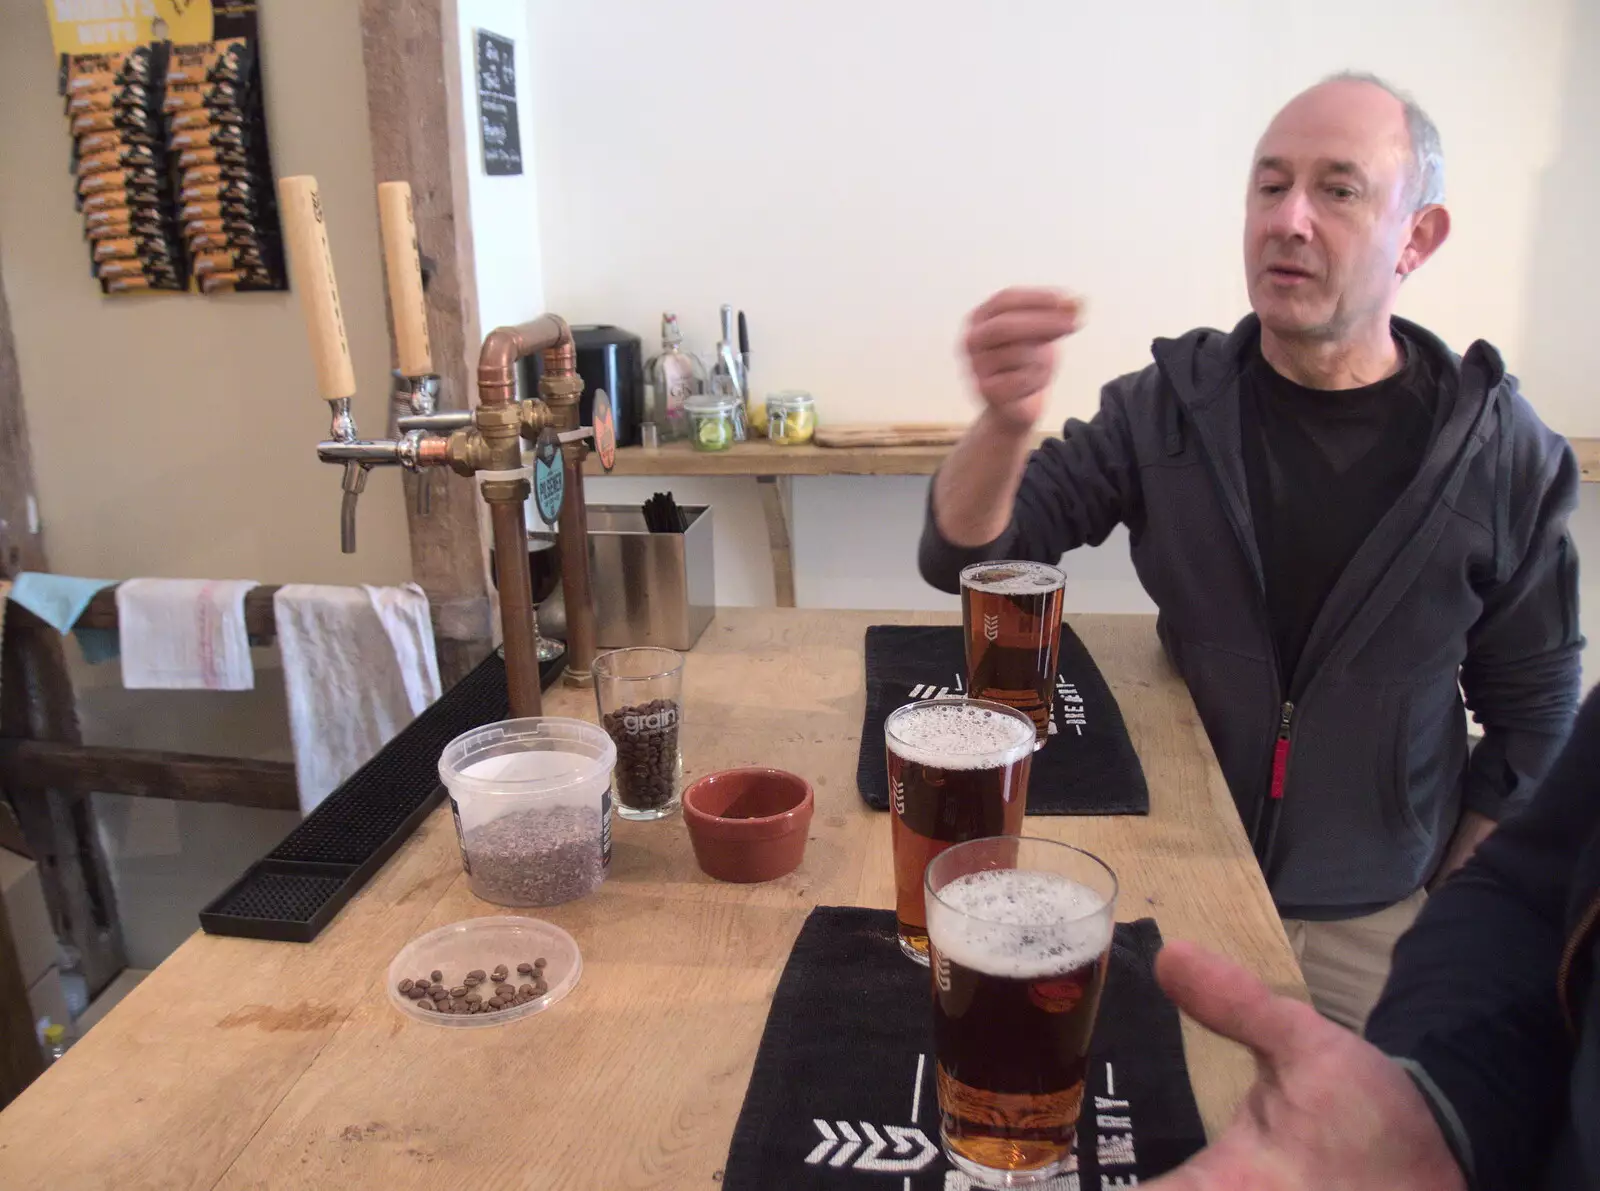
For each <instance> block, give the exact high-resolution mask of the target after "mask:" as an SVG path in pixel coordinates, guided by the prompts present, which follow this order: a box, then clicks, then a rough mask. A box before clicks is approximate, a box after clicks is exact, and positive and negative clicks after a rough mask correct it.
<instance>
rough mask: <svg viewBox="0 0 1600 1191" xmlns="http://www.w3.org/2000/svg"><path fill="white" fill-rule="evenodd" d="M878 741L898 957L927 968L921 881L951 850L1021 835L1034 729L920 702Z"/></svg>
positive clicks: (988, 706)
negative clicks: (883, 751)
mask: <svg viewBox="0 0 1600 1191" xmlns="http://www.w3.org/2000/svg"><path fill="white" fill-rule="evenodd" d="M883 734H884V739H885V743H886V745H887V747H888V766H889V818H890V830H891V831H892V833H893V836H892V842H893V845H894V878H895V881H894V885H895V916H896V918H897V919H898V921H899V929H900V949H901V950H902V951H904V952H905V953H906V954H907V955H909V956H910V957H911V958H912V959H914V960H916V961H917V962H918V963H921V964H926V963H927V962H928V926H927V918H926V916H925V913H924V901H923V894H922V877H923V872H924V870H926V868H927V867H928V861H930V860H932V859H933V858H934V857H935V856H937V855H938V854H939V853H940V852H942V851H943V850H944V849H946V848H948V847H949V846H950V845H951V844H956V843H960V842H961V841H962V840H969V839H977V838H978V837H980V836H986V835H1015V834H1017V833H1018V832H1020V831H1021V830H1022V815H1023V811H1024V810H1025V809H1026V806H1027V794H1028V771H1029V769H1030V768H1031V767H1032V764H1033V747H1034V746H1033V742H1034V734H1033V723H1032V721H1031V720H1029V719H1028V718H1027V716H1025V715H1022V714H1021V713H1019V712H1017V711H1015V710H1013V709H1012V708H1009V707H1004V706H1002V705H1000V704H998V703H985V702H983V701H981V700H978V699H927V700H924V701H922V702H920V703H910V704H907V705H906V706H905V707H901V708H897V709H896V710H895V711H893V712H891V713H890V715H889V719H888V722H887V723H885V725H884V730H883Z"/></svg>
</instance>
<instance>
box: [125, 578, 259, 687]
mask: <svg viewBox="0 0 1600 1191" xmlns="http://www.w3.org/2000/svg"><path fill="white" fill-rule="evenodd" d="M256 586H257V583H256V581H255V580H254V579H129V580H127V581H126V582H125V583H120V584H118V585H117V636H118V639H119V643H120V645H121V648H122V685H123V686H125V687H127V688H128V689H129V690H201V691H248V690H253V689H254V688H255V685H256V672H255V667H254V666H253V665H252V664H251V662H250V637H249V634H248V633H247V632H246V630H245V625H244V597H245V593H247V592H248V591H250V589H251V588H253V587H256Z"/></svg>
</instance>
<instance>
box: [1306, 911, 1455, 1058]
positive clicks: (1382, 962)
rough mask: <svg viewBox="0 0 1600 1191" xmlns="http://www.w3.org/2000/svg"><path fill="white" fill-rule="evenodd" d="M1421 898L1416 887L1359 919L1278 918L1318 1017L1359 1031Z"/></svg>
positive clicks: (1414, 919) (1375, 1001) (1363, 1025)
mask: <svg viewBox="0 0 1600 1191" xmlns="http://www.w3.org/2000/svg"><path fill="white" fill-rule="evenodd" d="M1427 900H1428V894H1427V891H1426V890H1422V889H1419V890H1417V891H1416V892H1415V893H1413V894H1412V895H1411V896H1410V897H1408V898H1406V900H1405V901H1403V902H1397V903H1396V904H1395V905H1392V906H1390V907H1389V908H1388V909H1386V910H1379V911H1378V912H1377V913H1376V914H1368V915H1367V916H1366V917H1365V918H1346V919H1343V920H1342V921H1339V922H1308V921H1305V920H1304V919H1300V918H1285V919H1284V920H1283V929H1284V930H1285V931H1287V932H1288V935H1289V945H1290V946H1291V947H1293V948H1294V957H1295V958H1296V959H1297V960H1299V961H1300V971H1301V972H1302V973H1303V974H1304V975H1305V978H1306V987H1308V988H1309V989H1310V990H1311V1003H1312V1004H1313V1005H1315V1006H1316V1007H1317V1011H1318V1012H1319V1013H1321V1014H1322V1016H1324V1017H1326V1018H1328V1019H1330V1020H1331V1021H1336V1022H1338V1023H1339V1024H1340V1025H1342V1026H1347V1027H1348V1028H1350V1029H1352V1030H1354V1031H1355V1032H1356V1033H1358V1034H1359V1033H1360V1032H1361V1031H1362V1029H1363V1028H1365V1026H1366V1024H1367V1017H1368V1016H1369V1015H1370V1014H1371V1013H1372V1007H1373V1006H1374V1005H1376V1004H1377V1003H1378V994H1379V993H1381V992H1382V991H1383V985H1384V982H1385V981H1386V980H1388V979H1389V960H1390V957H1391V956H1393V954H1394V945H1395V942H1396V941H1397V940H1398V939H1399V938H1400V936H1401V935H1403V934H1405V933H1406V931H1408V930H1409V929H1411V924H1412V923H1413V922H1415V921H1416V920H1417V915H1418V914H1420V913H1421V912H1422V907H1423V905H1424V904H1426V902H1427Z"/></svg>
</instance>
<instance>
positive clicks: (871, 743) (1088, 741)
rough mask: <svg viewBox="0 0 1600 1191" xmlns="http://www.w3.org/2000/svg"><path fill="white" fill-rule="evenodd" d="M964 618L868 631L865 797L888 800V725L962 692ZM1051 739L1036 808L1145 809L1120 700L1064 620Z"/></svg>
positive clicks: (876, 804) (1035, 784)
mask: <svg viewBox="0 0 1600 1191" xmlns="http://www.w3.org/2000/svg"><path fill="white" fill-rule="evenodd" d="M961 633H962V630H961V628H960V626H959V625H933V626H928V625H873V626H872V627H871V628H869V629H868V630H867V645H866V656H867V710H866V719H865V721H864V722H863V724H862V727H861V753H860V758H859V760H858V761H857V764H856V786H857V788H858V789H859V790H860V791H861V797H862V798H864V799H865V800H866V802H867V805H868V806H870V807H872V808H873V809H875V810H880V811H882V810H888V809H889V799H890V790H889V774H888V766H887V763H886V761H885V759H884V744H883V724H884V721H885V720H887V719H888V718H889V713H890V712H891V711H893V710H894V709H895V708H897V707H901V706H904V705H905V704H907V703H914V702H916V701H917V700H918V699H943V698H948V697H950V696H953V695H965V694H967V693H968V692H967V689H966V681H965V679H966V670H967V660H966V650H965V646H964V645H963V643H962V640H961ZM1054 690H1055V693H1054V698H1053V699H1052V701H1051V708H1050V722H1049V726H1048V732H1049V738H1048V739H1047V740H1046V742H1045V745H1044V747H1043V748H1041V749H1040V750H1039V751H1038V752H1037V753H1035V754H1034V755H1033V770H1032V775H1031V776H1030V777H1029V779H1028V813H1029V814H1030V815H1147V814H1149V813H1150V791H1149V788H1148V787H1147V786H1146V785H1145V780H1144V770H1143V769H1142V768H1141V767H1140V765H1139V757H1138V754H1137V753H1135V752H1134V750H1133V742H1132V741H1131V740H1129V739H1128V728H1127V725H1126V724H1125V723H1123V720H1122V709H1121V708H1120V707H1118V706H1117V700H1116V697H1115V696H1113V695H1112V693H1111V688H1110V687H1109V686H1107V685H1106V680H1105V677H1104V676H1103V675H1102V674H1101V673H1100V668H1099V667H1098V666H1096V665H1095V663H1094V658H1093V657H1091V656H1090V654H1089V651H1088V649H1086V648H1085V647H1084V644H1083V642H1082V641H1080V640H1079V639H1078V635H1077V634H1076V633H1074V632H1073V631H1072V627H1071V626H1070V625H1067V624H1063V625H1062V626H1061V658H1060V661H1059V662H1058V663H1057V665H1056V680H1055V683H1054Z"/></svg>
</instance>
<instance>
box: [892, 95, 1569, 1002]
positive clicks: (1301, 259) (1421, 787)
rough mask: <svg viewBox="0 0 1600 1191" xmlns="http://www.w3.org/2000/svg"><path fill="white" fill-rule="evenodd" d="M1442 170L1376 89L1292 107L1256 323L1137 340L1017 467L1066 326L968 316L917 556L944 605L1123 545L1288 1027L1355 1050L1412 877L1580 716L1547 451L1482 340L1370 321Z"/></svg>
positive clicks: (1563, 451) (1430, 216) (1564, 556)
mask: <svg viewBox="0 0 1600 1191" xmlns="http://www.w3.org/2000/svg"><path fill="white" fill-rule="evenodd" d="M1442 174H1443V167H1442V157H1441V154H1440V150H1439V140H1438V134H1437V132H1436V131H1435V130H1434V128H1433V125H1432V123H1431V122H1430V121H1429V120H1428V117H1427V116H1426V114H1424V113H1423V112H1422V110H1421V109H1420V108H1418V107H1417V106H1416V105H1415V104H1414V103H1412V102H1411V101H1409V100H1407V99H1405V98H1404V97H1402V96H1399V95H1398V94H1397V93H1395V92H1393V91H1392V90H1390V89H1389V88H1388V87H1387V86H1386V85H1385V84H1383V83H1381V82H1379V81H1377V80H1375V79H1371V78H1370V77H1367V76H1350V75H1345V76H1338V77H1336V78H1334V79H1331V80H1329V81H1327V82H1325V83H1322V84H1320V85H1318V86H1316V87H1313V88H1311V89H1310V90H1309V91H1306V92H1305V93H1304V94H1302V95H1300V96H1298V97H1296V98H1295V99H1294V100H1293V101H1291V102H1290V103H1289V105H1288V106H1287V107H1285V108H1284V109H1283V110H1282V111H1281V112H1280V113H1278V115H1277V117H1276V118H1275V119H1274V120H1273V121H1272V124H1271V125H1270V126H1269V127H1268V129H1267V131H1266V133H1265V134H1264V135H1263V136H1262V138H1261V142H1260V144H1259V146H1258V148H1257V152H1256V158H1255V161H1254V163H1253V164H1252V167H1251V171H1250V183H1249V193H1248V198H1247V200H1246V213H1245V236H1244V255H1245V268H1246V276H1247V280H1248V283H1249V292H1250V302H1251V306H1252V307H1253V308H1254V311H1255V313H1254V314H1253V315H1251V316H1249V317H1246V318H1245V319H1244V321H1242V322H1241V323H1239V325H1238V326H1237V327H1236V328H1235V329H1234V330H1233V332H1232V333H1231V334H1227V335H1224V334H1222V333H1220V332H1217V331H1211V330H1198V331H1192V332H1190V333H1189V334H1188V335H1185V336H1183V337H1182V338H1181V339H1176V340H1157V341H1156V343H1155V344H1154V347H1153V354H1154V357H1155V363H1154V364H1153V365H1151V366H1150V367H1147V368H1146V369H1144V371H1142V372H1138V373H1134V374H1132V375H1129V376H1125V377H1122V378H1120V379H1118V380H1115V381H1113V382H1112V383H1111V384H1109V385H1107V386H1106V387H1105V389H1104V391H1103V393H1102V396H1101V406H1100V412H1099V414H1098V415H1096V417H1095V418H1094V419H1093V420H1092V421H1091V422H1089V423H1088V424H1083V423H1080V422H1069V423H1068V424H1067V426H1066V429H1065V430H1064V432H1063V435H1062V438H1061V439H1051V440H1049V441H1047V442H1046V443H1045V445H1044V446H1043V447H1042V448H1041V449H1040V450H1038V451H1037V452H1033V453H1032V454H1031V457H1030V447H1031V445H1032V440H1033V427H1034V424H1035V422H1036V421H1037V420H1038V418H1039V415H1040V413H1041V411H1042V409H1043V404H1044V395H1045V390H1046V388H1047V386H1048V385H1049V383H1050V380H1051V377H1052V375H1053V372H1054V367H1055V354H1054V353H1055V346H1054V344H1055V340H1057V339H1059V338H1061V337H1063V336H1066V335H1070V334H1071V333H1072V332H1073V331H1074V330H1076V329H1077V327H1078V324H1079V321H1080V316H1081V310H1080V307H1079V305H1078V303H1077V302H1076V301H1074V300H1073V299H1070V298H1067V297H1064V296H1062V295H1060V294H1058V293H1055V292H1052V291H1044V290H1007V291H1004V292H1002V293H1000V294H997V295H996V296H995V297H993V298H991V299H990V300H989V301H988V302H987V303H985V304H984V305H983V306H981V307H979V308H978V310H977V311H976V312H975V313H974V314H973V316H972V320H971V326H970V330H969V334H968V336H967V342H966V346H967V351H968V355H969V359H970V363H971V367H972V373H973V376H974V379H975V382H976V387H977V390H978V393H979V395H980V396H981V397H982V398H983V401H984V408H983V410H982V412H981V413H980V414H979V416H978V419H977V421H976V422H975V423H974V424H973V426H972V428H971V429H970V430H969V431H968V433H967V435H966V437H965V438H964V439H963V440H962V442H961V443H960V444H959V445H958V446H957V447H956V449H955V450H954V452H953V453H952V454H951V456H950V458H949V459H948V460H947V462H946V463H945V465H944V467H943V468H942V469H941V470H940V472H939V474H938V476H936V477H935V479H934V482H933V487H932V490H931V493H930V500H929V516H928V522H927V526H926V528H925V531H924V534H923V541H922V548H921V558H920V561H921V567H922V573H923V576H924V577H925V578H926V579H928V581H929V582H931V583H933V584H934V585H935V586H938V587H941V588H943V589H945V590H947V591H954V590H956V588H957V575H958V572H959V570H960V568H961V567H962V566H963V565H965V564H966V563H969V562H974V561H979V560H984V559H993V558H1028V559H1038V560H1047V561H1055V560H1056V559H1058V558H1060V556H1061V554H1062V553H1063V552H1064V551H1067V550H1071V549H1073V548H1075V547H1077V546H1079V545H1082V544H1083V543H1085V542H1087V543H1090V544H1098V543H1099V542H1101V541H1103V540H1104V539H1105V537H1106V535H1107V534H1109V533H1110V532H1111V530H1112V528H1113V527H1114V526H1115V525H1116V524H1117V523H1118V522H1124V523H1126V524H1127V526H1128V529H1129V536H1130V540H1131V543H1132V554H1133V562H1134V566H1135V568H1136V569H1137V571H1138V573H1139V578H1140V580H1141V582H1142V583H1143V584H1144V587H1145V589H1146V590H1147V591H1148V592H1149V593H1150V595H1151V597H1152V598H1153V599H1154V600H1155V602H1156V604H1157V605H1158V606H1159V608H1160V612H1161V617H1160V625H1159V629H1160V634H1161V640H1162V642H1163V644H1164V645H1165V647H1166V649H1167V651H1168V653H1169V654H1170V656H1171V657H1172V659H1173V661H1174V663H1175V664H1176V665H1177V667H1178V669H1179V670H1180V671H1181V673H1182V674H1183V676H1184V679H1185V680H1186V681H1187V683H1188V685H1189V690H1190V692H1191V693H1192V694H1193V696H1194V700H1195V704H1196V706H1197V707H1198V708H1199V711H1200V716H1201V718H1202V720H1203V721H1204V722H1205V726H1206V730H1207V732H1208V733H1209V735H1210V737H1211V743H1212V745H1213V747H1214V748H1215V750H1216V753H1217V759H1218V761H1219V762H1220V763H1221V765H1222V769H1223V772H1224V774H1225V775H1226V776H1227V779H1228V785H1229V788H1230V789H1231V791H1232V793H1233V796H1234V800H1235V802H1236V803H1237V805H1238V808H1239V813H1240V815H1241V816H1242V818H1243V820H1244V823H1245V826H1246V829H1247V830H1248V831H1250V833H1251V835H1252V839H1253V842H1254V845H1255V850H1256V854H1257V856H1258V858H1259V860H1260V862H1261V866H1262V869H1263V871H1264V872H1265V874H1266V878H1267V881H1268V884H1269V885H1270V887H1271V889H1272V893H1273V897H1274V899H1275V900H1276V902H1277V904H1278V908H1279V910H1280V912H1281V913H1282V915H1283V917H1284V919H1285V925H1286V927H1287V929H1288V931H1289V935H1290V939H1291V942H1293V944H1294V946H1295V950H1296V954H1297V955H1298V956H1299V957H1300V961H1301V965H1302V968H1303V970H1304V971H1305V974H1306V979H1307V982H1308V984H1309V985H1310V987H1311V990H1312V995H1313V998H1314V1000H1315V1002H1316V1005H1317V1007H1318V1008H1319V1009H1321V1010H1322V1011H1323V1012H1324V1013H1325V1014H1327V1015H1328V1016H1330V1017H1332V1018H1334V1019H1335V1020H1337V1021H1339V1022H1342V1023H1344V1024H1345V1025H1348V1026H1350V1027H1352V1028H1356V1029H1359V1028H1360V1026H1361V1025H1362V1023H1363V1022H1364V1021H1365V1019H1366V1016H1367V1014H1368V1012H1369V1011H1370V1009H1371V1006H1372V1003H1373V1002H1374V1001H1375V1000H1376V998H1377V995H1378V992H1379V990H1380V989H1381V988H1382V986H1383V980H1384V976H1385V974H1386V973H1387V970H1388V962H1389V956H1390V952H1391V950H1392V948H1393V945H1394V941H1395V939H1396V938H1398V937H1399V935H1400V934H1401V933H1402V932H1403V931H1404V930H1405V929H1406V927H1408V926H1409V925H1410V924H1411V923H1412V921H1413V920H1414V919H1415V917H1416V914H1417V912H1418V910H1419V909H1420V908H1421V905H1422V902H1423V901H1424V899H1425V897H1426V894H1425V893H1424V892H1423V890H1424V887H1425V885H1426V884H1427V883H1428V882H1429V881H1430V880H1434V879H1435V878H1438V877H1442V876H1444V875H1447V874H1448V873H1450V872H1451V871H1453V870H1454V869H1455V868H1457V867H1459V865H1460V864H1461V863H1462V862H1463V861H1464V860H1465V859H1466V857H1467V856H1468V855H1470V854H1471V851H1472V849H1473V848H1474V847H1475V846H1476V845H1477V843H1478V842H1480V841H1481V840H1482V839H1483V838H1484V837H1485V836H1486V835H1487V834H1488V832H1489V830H1490V829H1491V828H1492V826H1493V823H1494V821H1495V820H1498V819H1499V818H1500V817H1501V816H1502V815H1503V814H1505V813H1506V812H1507V811H1508V810H1509V809H1512V808H1513V807H1515V806H1517V805H1519V804H1521V803H1523V802H1525V801H1526V799H1527V798H1528V796H1529V793H1530V790H1531V788H1532V783H1533V781H1534V780H1535V779H1536V778H1537V777H1538V776H1539V775H1540V774H1542V773H1543V772H1544V770H1545V768H1546V766H1547V765H1548V763H1549V761H1550V759H1551V757H1552V756H1553V755H1554V754H1555V752H1556V750H1557V748H1558V747H1559V745H1560V743H1561V740H1562V738H1563V736H1564V734H1565V732H1566V729H1567V727H1568V725H1569V723H1570V722H1571V717H1572V713H1573V709H1574V707H1575V706H1576V702H1577V690H1578V650H1579V647H1580V644H1581V640H1580V637H1579V633H1578V623H1577V562H1576V557H1575V555H1574V551H1573V548H1572V545H1571V543H1570V542H1569V541H1568V539H1567V536H1566V519H1567V515H1568V513H1569V511H1570V510H1571V508H1572V506H1573V504H1574V503H1575V501H1576V497H1577V484H1578V469H1577V464H1576V461H1575V460H1574V458H1573V455H1572V452H1571V450H1570V449H1569V448H1568V447H1567V445H1566V443H1565V442H1564V441H1563V440H1562V439H1561V438H1560V437H1559V436H1557V435H1555V434H1554V433H1552V432H1551V431H1550V430H1548V429H1547V428H1546V427H1545V426H1544V425H1542V424H1541V423H1540V421H1539V419H1538V417H1537V416H1536V415H1535V414H1534V412H1533V410H1532V408H1531V407H1530V406H1529V405H1528V404H1527V402H1526V401H1524V400H1523V399H1522V397H1521V396H1520V395H1519V394H1518V393H1517V388H1516V382H1515V380H1514V379H1513V378H1511V377H1510V376H1509V375H1507V373H1506V371H1505V367H1504V365H1503V364H1502V363H1501V360H1500V356H1499V355H1498V353H1496V351H1495V350H1494V349H1493V348H1492V347H1490V346H1489V345H1488V344H1486V343H1482V342H1479V343H1476V344H1474V345H1473V346H1472V347H1471V348H1469V349H1468V351H1467V352H1466V354H1465V356H1462V357H1457V356H1455V355H1453V354H1452V353H1451V352H1450V350H1449V349H1448V348H1446V347H1445V345H1444V344H1443V343H1441V342H1440V341H1439V340H1438V339H1437V338H1436V337H1434V336H1433V335H1431V334H1430V333H1429V332H1427V331H1425V330H1424V329H1423V328H1421V327H1419V326H1416V325H1414V324H1412V323H1409V322H1406V321H1405V320H1403V319H1398V318H1395V317H1394V316H1393V313H1392V312H1393V310H1394V306H1395V302H1396V300H1397V298H1398V297H1399V293H1400V288H1401V285H1402V283H1403V282H1404V280H1405V278H1406V277H1407V276H1408V275H1409V274H1411V273H1413V272H1415V271H1416V270H1417V269H1418V268H1420V267H1421V266H1422V265H1423V263H1424V262H1426V261H1427V259H1428V258H1429V257H1430V256H1431V255H1432V254H1433V253H1434V251H1435V250H1436V249H1438V247H1439V246H1440V244H1442V243H1443V242H1444V240H1445V237H1446V236H1447V235H1448V234H1449V230H1450V217H1449V215H1448V213H1447V212H1446V211H1445V208H1444V207H1443V206H1442V205H1441V199H1442V197H1443V177H1442ZM1486 283H1487V282H1486ZM1463 689H1464V690H1465V692H1466V699H1467V704H1468V706H1470V707H1471V708H1472V710H1473V711H1474V713H1475V714H1476V716H1477V719H1478V721H1479V723H1480V724H1481V725H1482V726H1483V728H1484V738H1483V741H1482V743H1481V744H1479V745H1478V747H1477V748H1476V749H1475V750H1473V752H1472V754H1471V756H1470V758H1469V756H1468V749H1467V737H1466V724H1465V716H1464V715H1463V714H1462V710H1461V692H1462V690H1463Z"/></svg>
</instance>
